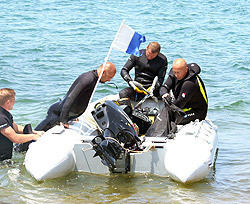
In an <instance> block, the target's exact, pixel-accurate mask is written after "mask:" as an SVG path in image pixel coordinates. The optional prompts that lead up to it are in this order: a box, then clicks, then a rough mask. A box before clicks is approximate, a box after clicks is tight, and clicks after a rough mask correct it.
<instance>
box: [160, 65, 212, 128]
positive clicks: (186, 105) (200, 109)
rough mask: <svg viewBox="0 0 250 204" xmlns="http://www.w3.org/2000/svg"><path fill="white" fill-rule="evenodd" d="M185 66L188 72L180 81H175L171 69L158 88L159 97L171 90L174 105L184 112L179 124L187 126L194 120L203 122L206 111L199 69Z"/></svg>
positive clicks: (194, 66)
mask: <svg viewBox="0 0 250 204" xmlns="http://www.w3.org/2000/svg"><path fill="white" fill-rule="evenodd" d="M187 66H188V72H187V74H186V76H185V77H184V78H183V79H182V80H177V78H176V77H175V75H174V73H173V69H171V70H170V72H169V76H168V78H167V80H166V82H165V83H164V85H163V86H162V87H161V88H160V95H161V96H162V95H164V94H165V93H169V92H170V90H172V91H173V94H174V97H175V101H174V104H175V105H176V106H177V107H179V108H181V109H183V110H184V111H185V112H186V116H185V118H184V119H183V120H182V121H181V123H180V124H187V123H189V122H190V121H194V120H195V119H199V120H204V119H205V117H206V115H207V109H208V103H207V94H206V90H205V86H204V84H203V81H202V80H201V78H200V77H199V76H198V74H199V73H200V70H201V69H200V67H199V66H198V65H197V64H195V63H191V64H188V65H187Z"/></svg>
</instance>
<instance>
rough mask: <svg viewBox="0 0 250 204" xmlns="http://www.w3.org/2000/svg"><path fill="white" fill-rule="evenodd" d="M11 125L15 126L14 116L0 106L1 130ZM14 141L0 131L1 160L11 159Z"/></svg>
mask: <svg viewBox="0 0 250 204" xmlns="http://www.w3.org/2000/svg"><path fill="white" fill-rule="evenodd" d="M9 126H11V127H12V128H13V117H12V115H11V113H10V112H8V111H7V110H5V109H4V108H2V107H1V106H0V130H2V129H4V128H7V127H9ZM12 150H13V142H12V141H10V140H9V139H8V138H7V137H5V136H4V135H3V134H2V133H1V132H0V161H3V160H5V159H11V157H12Z"/></svg>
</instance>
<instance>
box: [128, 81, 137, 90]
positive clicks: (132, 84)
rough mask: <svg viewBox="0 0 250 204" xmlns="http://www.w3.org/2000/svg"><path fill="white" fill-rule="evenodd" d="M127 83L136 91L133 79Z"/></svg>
mask: <svg viewBox="0 0 250 204" xmlns="http://www.w3.org/2000/svg"><path fill="white" fill-rule="evenodd" d="M128 84H129V85H130V86H131V87H132V88H133V89H134V90H135V91H136V88H137V87H136V86H135V85H134V83H133V81H129V82H128Z"/></svg>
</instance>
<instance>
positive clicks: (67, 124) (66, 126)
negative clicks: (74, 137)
mask: <svg viewBox="0 0 250 204" xmlns="http://www.w3.org/2000/svg"><path fill="white" fill-rule="evenodd" d="M60 125H63V126H64V127H65V128H66V129H68V128H69V123H60Z"/></svg>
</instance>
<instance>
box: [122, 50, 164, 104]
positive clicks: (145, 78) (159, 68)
mask: <svg viewBox="0 0 250 204" xmlns="http://www.w3.org/2000/svg"><path fill="white" fill-rule="evenodd" d="M140 53H141V54H142V56H140V57H137V56H135V55H131V56H130V58H129V59H128V61H127V62H126V64H125V65H124V67H123V68H122V70H121V76H122V78H123V79H124V80H125V81H126V82H128V83H129V81H132V80H133V79H132V78H131V77H130V75H129V71H130V70H131V69H132V68H133V67H134V68H135V79H134V80H135V81H137V82H139V83H141V84H142V85H143V86H144V87H145V88H146V89H147V88H149V87H150V86H151V85H152V83H153V80H154V78H155V77H156V76H158V82H157V84H156V89H155V91H154V95H156V96H157V95H159V88H160V86H161V85H162V84H163V81H164V78H165V74H166V70H167V66H168V61H167V58H166V57H165V56H164V55H163V54H161V53H159V54H158V55H157V56H156V57H155V58H154V59H152V60H148V58H147V56H146V49H143V50H140ZM119 96H120V98H130V99H131V100H134V99H135V97H136V92H135V91H134V89H133V88H132V87H127V88H125V89H122V90H121V91H120V93H119ZM144 96H145V95H144V94H143V93H142V94H137V99H138V100H140V99H141V98H143V97H144Z"/></svg>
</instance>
